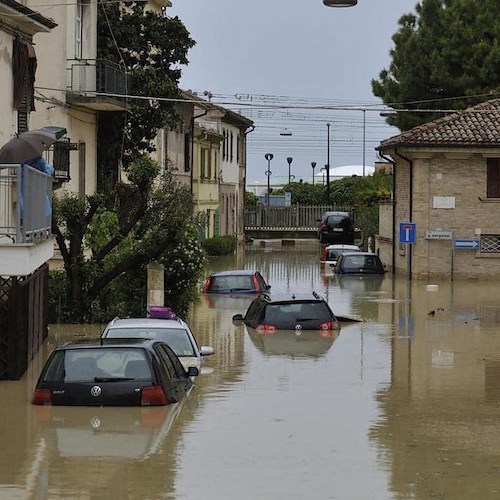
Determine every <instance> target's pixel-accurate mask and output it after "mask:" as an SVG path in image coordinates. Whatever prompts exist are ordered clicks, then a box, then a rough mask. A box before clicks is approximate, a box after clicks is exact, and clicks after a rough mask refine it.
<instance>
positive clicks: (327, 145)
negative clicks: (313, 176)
mask: <svg viewBox="0 0 500 500" xmlns="http://www.w3.org/2000/svg"><path fill="white" fill-rule="evenodd" d="M326 130H327V135H326V165H325V169H326V200H327V201H326V202H327V203H328V204H329V203H330V124H329V123H327V124H326Z"/></svg>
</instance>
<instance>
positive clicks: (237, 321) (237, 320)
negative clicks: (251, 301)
mask: <svg viewBox="0 0 500 500" xmlns="http://www.w3.org/2000/svg"><path fill="white" fill-rule="evenodd" d="M242 322H243V315H242V314H235V315H234V316H233V323H234V324H235V325H241V323H242Z"/></svg>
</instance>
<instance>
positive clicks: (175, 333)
mask: <svg viewBox="0 0 500 500" xmlns="http://www.w3.org/2000/svg"><path fill="white" fill-rule="evenodd" d="M106 338H114V339H116V338H122V339H123V338H141V339H157V340H162V341H163V342H165V343H167V344H168V345H169V346H170V348H171V349H172V351H174V352H175V354H177V356H179V357H182V356H195V355H196V354H195V350H194V346H193V344H192V343H191V339H190V338H189V334H188V332H187V330H185V329H184V328H146V327H134V328H132V327H116V328H110V329H109V330H108V331H107V333H106Z"/></svg>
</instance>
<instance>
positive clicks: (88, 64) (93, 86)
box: [68, 59, 131, 95]
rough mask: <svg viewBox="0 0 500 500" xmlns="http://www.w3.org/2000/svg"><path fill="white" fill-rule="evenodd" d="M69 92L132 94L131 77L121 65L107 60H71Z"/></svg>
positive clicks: (69, 61)
mask: <svg viewBox="0 0 500 500" xmlns="http://www.w3.org/2000/svg"><path fill="white" fill-rule="evenodd" d="M68 63H69V64H70V66H69V68H68V71H69V81H68V90H70V91H71V92H78V93H84V94H86V93H96V92H97V93H109V94H120V95H121V94H123V95H126V94H128V93H129V92H130V83H131V81H130V77H129V76H128V75H127V73H126V72H125V70H124V68H123V67H122V66H120V65H119V64H116V63H114V62H111V61H106V60H105V59H70V60H68Z"/></svg>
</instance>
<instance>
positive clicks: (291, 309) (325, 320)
mask: <svg viewBox="0 0 500 500" xmlns="http://www.w3.org/2000/svg"><path fill="white" fill-rule="evenodd" d="M233 321H235V322H236V323H237V322H240V321H243V323H245V325H247V326H249V327H251V328H256V329H260V330H264V331H267V332H270V333H272V332H274V331H276V330H278V329H280V330H336V329H338V328H340V326H339V322H338V320H337V318H336V317H335V315H334V314H333V311H332V310H331V309H330V306H329V305H328V303H327V302H326V300H325V299H324V298H323V297H321V296H319V295H318V294H317V293H316V292H312V293H311V294H300V295H299V294H294V295H291V296H290V295H273V297H272V298H271V296H270V295H268V294H265V293H263V294H260V295H259V296H258V297H257V298H256V299H254V300H253V301H252V303H251V304H250V306H249V307H248V309H247V312H246V314H245V316H243V315H241V314H236V315H235V316H233Z"/></svg>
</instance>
